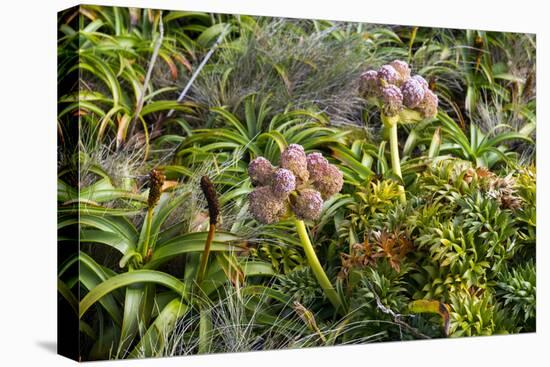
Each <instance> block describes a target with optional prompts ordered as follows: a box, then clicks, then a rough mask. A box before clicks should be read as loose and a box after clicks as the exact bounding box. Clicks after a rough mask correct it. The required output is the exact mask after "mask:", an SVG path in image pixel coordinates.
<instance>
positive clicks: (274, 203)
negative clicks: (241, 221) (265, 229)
mask: <svg viewBox="0 0 550 367" xmlns="http://www.w3.org/2000/svg"><path fill="white" fill-rule="evenodd" d="M248 201H249V203H248V210H249V212H250V214H252V216H253V217H254V219H256V220H257V221H258V222H260V223H263V224H271V223H275V222H278V221H279V220H280V219H281V216H282V215H283V214H284V212H285V202H284V201H283V200H281V199H280V198H279V197H277V196H276V195H275V194H274V193H273V192H272V191H271V188H270V187H269V186H261V187H257V188H255V189H254V191H252V192H251V193H250V194H248Z"/></svg>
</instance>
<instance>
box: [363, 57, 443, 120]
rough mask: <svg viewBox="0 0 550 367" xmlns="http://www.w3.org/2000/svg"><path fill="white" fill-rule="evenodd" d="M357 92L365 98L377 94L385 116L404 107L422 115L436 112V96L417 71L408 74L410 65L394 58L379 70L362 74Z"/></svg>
mask: <svg viewBox="0 0 550 367" xmlns="http://www.w3.org/2000/svg"><path fill="white" fill-rule="evenodd" d="M359 92H360V93H361V94H362V95H363V96H364V97H365V98H377V99H378V100H379V101H380V102H382V104H383V107H382V109H383V112H384V114H385V115H387V116H395V115H397V114H399V112H400V111H401V110H402V109H403V108H408V109H411V110H415V111H417V112H419V113H420V114H421V115H422V116H423V117H424V118H428V117H434V116H435V115H436V114H437V106H438V98H437V96H436V95H435V93H434V92H433V91H431V90H430V89H429V87H428V83H427V82H426V80H425V79H424V78H423V77H421V76H420V75H413V76H411V69H410V67H409V65H408V64H407V63H406V62H404V61H401V60H394V61H392V62H391V63H389V64H387V65H383V66H382V67H380V69H378V70H368V71H366V72H364V73H363V74H361V82H360V87H359Z"/></svg>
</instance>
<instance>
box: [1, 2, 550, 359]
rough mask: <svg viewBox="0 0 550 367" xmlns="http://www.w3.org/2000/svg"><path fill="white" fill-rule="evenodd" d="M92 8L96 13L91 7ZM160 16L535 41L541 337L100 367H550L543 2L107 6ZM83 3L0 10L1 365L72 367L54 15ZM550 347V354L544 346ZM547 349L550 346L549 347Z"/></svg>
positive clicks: (24, 4) (13, 4)
mask: <svg viewBox="0 0 550 367" xmlns="http://www.w3.org/2000/svg"><path fill="white" fill-rule="evenodd" d="M92 2H95V1H92ZM102 3H103V4H105V5H123V6H128V5H132V6H138V7H156V8H165V9H180V10H200V11H214V12H225V13H242V14H255V15H277V16H291V17H301V18H320V19H332V20H350V21H365V22H380V23H389V24H406V25H421V26H440V27H455V28H474V29H489V30H502V31H504V30H506V31H519V32H534V33H537V58H538V60H537V67H538V70H537V97H538V106H537V107H538V111H537V115H538V124H537V137H538V139H537V140H538V144H537V153H538V159H537V162H538V168H537V171H538V188H539V189H538V193H537V194H538V204H537V212H538V217H539V220H538V222H539V229H538V233H537V235H538V246H537V247H538V248H537V275H538V277H537V278H538V279H537V283H538V294H537V297H538V307H537V325H538V326H537V330H538V331H537V333H536V334H530V335H516V336H499V337H484V338H469V339H457V340H443V341H442V340H437V341H422V342H406V343H379V344H371V345H364V346H350V347H331V348H317V349H302V350H292V351H276V352H255V353H241V354H231V355H229V354H226V355H212V356H194V357H180V358H169V359H157V360H146V361H126V362H100V363H101V364H100V365H101V366H111V365H113V366H153V365H154V366H181V365H185V366H218V367H219V366H220V365H223V366H237V365H238V366H262V367H264V366H289V367H291V366H292V367H294V366H304V365H305V366H307V367H311V366H312V365H314V364H315V365H316V366H341V365H343V364H346V365H356V366H372V365H377V364H378V365H383V366H394V365H398V364H401V365H407V366H411V365H412V366H415V365H422V366H432V365H438V366H455V365H456V366H482V365H483V366H492V365H499V366H512V365H529V366H540V365H548V363H549V362H548V361H545V360H544V357H546V359H549V358H548V356H549V350H548V349H549V348H548V345H550V343H549V342H550V338H549V336H550V335H549V334H550V333H549V330H550V329H549V323H548V320H549V317H548V313H549V311H550V310H549V307H548V295H549V292H550V291H549V289H548V284H549V281H548V279H549V274H548V273H549V272H548V269H549V267H548V260H549V250H548V249H549V246H550V243H549V241H548V239H549V235H548V227H546V223H547V222H546V221H547V220H548V219H549V216H548V207H547V206H546V205H548V203H549V201H548V196H549V195H548V191H546V185H548V184H549V181H548V173H549V168H548V163H547V162H548V161H547V160H546V158H544V157H546V156H548V154H549V151H548V147H549V146H550V144H548V142H546V139H548V124H549V123H550V121H548V107H546V106H545V103H547V102H548V100H549V92H548V91H549V85H550V80H549V79H548V75H549V72H548V69H547V68H549V67H550V64H549V60H550V57H549V55H548V49H549V48H550V46H549V44H548V39H549V38H550V36H549V30H550V26H549V23H550V19H548V14H549V12H548V10H547V9H544V4H545V1H543V0H538V1H531V0H529V1H527V0H517V1H503V0H501V1H496V0H493V1H480V0H474V1H471V0H455V1H452V2H451V1H441V0H440V1H419V0H399V1H398V0H378V1H372V0H370V1H365V0H363V1H361V0H356V1H351V0H349V1H348V0H336V1H309V0H308V1H304V0H272V1H240V0H234V1H212V0H195V1H186V0H171V1H168V0H157V1H102ZM76 4H77V2H73V1H62V0H46V1H36V2H32V1H29V0H11V1H4V2H2V5H1V6H0V10H1V11H0V40H1V42H0V73H1V78H0V163H1V164H0V217H1V218H0V272H1V277H0V311H1V312H0V365H1V366H10V367H11V366H69V365H74V362H72V361H69V360H67V359H64V358H62V357H59V356H57V355H56V354H55V352H54V351H55V339H56V214H55V213H56V181H55V177H56V125H55V121H56V36H57V33H56V31H57V27H56V12H57V11H59V10H62V9H64V8H66V7H69V6H73V5H76ZM544 339H546V343H544ZM545 344H546V345H545Z"/></svg>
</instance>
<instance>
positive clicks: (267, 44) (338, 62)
mask: <svg viewBox="0 0 550 367" xmlns="http://www.w3.org/2000/svg"><path fill="white" fill-rule="evenodd" d="M209 51H213V52H212V53H211V57H210V59H209V60H207V62H206V63H205V66H204V68H202V69H199V67H200V66H199V65H200V63H201V61H202V60H203V59H204V58H205V57H206V56H207V54H208V52H209ZM58 56H59V75H58V80H59V85H60V88H61V91H62V93H64V94H60V95H59V114H58V132H59V177H58V203H59V231H60V244H59V246H65V245H66V244H67V243H72V242H74V241H75V240H77V239H79V240H80V241H81V246H80V252H79V253H78V254H76V256H74V257H72V258H69V259H67V260H66V261H65V262H64V263H62V264H60V268H59V293H60V295H61V296H62V297H63V298H64V300H65V301H66V302H68V303H69V304H70V305H71V307H72V308H73V309H74V311H75V312H76V313H77V314H78V317H79V318H80V333H81V338H82V343H81V345H80V348H81V350H80V355H81V357H82V359H83V360H94V359H104V358H130V357H143V356H168V355H182V354H194V353H210V352H231V351H245V350H261V349H272V348H294V347H306V346H320V345H335V344H352V343H364V342H370V341H388V340H410V339H418V338H432V337H445V336H450V337H458V336H472V335H491V334H497V333H517V332H533V331H535V328H536V322H535V319H536V273H535V263H536V261H535V255H536V250H535V244H536V162H535V152H536V150H535V141H534V140H535V120H536V111H535V109H536V95H535V37H534V36H533V35H524V34H512V33H497V32H482V31H465V30H449V29H434V28H417V27H401V26H380V25H372V24H359V23H357V24H356V23H341V22H328V21H310V20H290V19H273V18H264V17H251V16H232V15H218V14H205V13H196V12H183V11H170V12H168V11H164V12H160V11H157V10H142V9H133V8H130V9H128V8H108V7H99V6H81V7H77V8H74V9H72V10H69V11H67V12H65V13H62V14H61V15H60V18H59V44H58ZM394 59H401V60H406V61H407V62H409V64H410V65H411V67H412V68H413V70H414V71H415V73H418V74H421V75H423V76H424V77H425V78H426V80H428V82H429V84H430V89H432V90H433V91H434V92H435V93H436V94H437V96H438V97H439V110H438V114H437V116H436V117H435V118H433V119H428V120H424V121H421V122H418V123H416V124H405V125H403V126H402V127H400V130H399V149H400V150H401V152H402V153H401V157H400V159H401V162H400V163H401V171H402V178H401V177H399V176H398V175H396V174H395V172H394V169H392V168H391V165H390V164H389V162H390V148H389V146H388V144H387V138H386V137H387V131H386V130H387V129H386V128H385V127H384V125H383V123H382V122H381V119H380V114H379V112H378V111H377V109H376V108H374V107H373V106H371V105H369V104H368V103H367V102H366V101H365V100H364V99H363V98H361V96H360V94H359V93H358V83H359V76H360V74H361V72H363V71H364V70H366V69H368V68H375V67H379V66H380V65H382V64H384V63H387V62H390V61H392V60H394ZM197 71H198V73H197V74H196V75H195V74H194V73H195V72H197ZM195 76H196V79H194V80H193V78H194V77H195ZM189 82H192V84H191V87H190V89H189V91H188V92H187V94H186V95H185V96H184V98H183V99H182V100H181V101H178V97H179V96H180V93H181V91H182V90H183V89H184V87H185V86H186V85H187V84H188V83H189ZM77 126H78V129H77ZM75 130H78V132H79V134H76V135H75V134H74V131H75ZM293 143H295V144H300V145H302V146H303V147H304V148H305V150H306V152H308V153H310V152H321V153H323V155H324V156H325V157H326V158H327V159H328V160H329V161H330V163H332V164H335V165H337V167H338V168H339V169H340V171H342V173H343V175H344V187H343V189H342V191H341V192H340V193H339V194H337V195H335V196H333V197H331V198H330V199H329V200H327V201H326V202H325V204H324V207H323V211H322V214H321V217H320V219H319V220H317V221H307V222H306V225H307V228H308V232H309V237H310V238H311V242H312V244H313V246H314V249H315V252H316V254H317V256H318V257H319V260H320V262H321V265H322V267H323V269H324V271H325V272H326V274H327V275H328V278H329V279H330V282H331V283H332V284H333V285H334V289H335V290H336V292H337V293H338V297H339V299H341V301H342V304H343V306H342V307H340V308H338V309H337V308H335V306H334V304H333V303H331V302H330V301H329V299H327V297H326V294H325V293H324V292H323V290H322V289H321V288H320V286H319V284H318V281H317V279H316V277H315V274H314V272H313V270H312V269H311V267H310V266H309V264H308V261H307V260H306V255H305V254H304V250H303V248H302V246H301V244H300V243H301V242H300V238H299V237H298V235H297V233H296V231H295V229H294V223H293V221H292V220H290V219H289V220H282V221H280V222H278V223H274V224H269V225H263V224H261V223H258V222H257V221H256V220H254V219H253V218H252V217H251V215H250V214H249V213H248V199H247V197H248V194H249V193H250V192H251V191H252V183H251V182H250V179H249V177H248V173H247V167H248V164H249V162H250V161H251V160H253V159H254V158H256V157H259V156H263V157H266V158H267V159H269V160H271V161H272V162H277V161H278V160H279V156H280V154H281V152H282V151H283V150H284V149H285V148H286V147H287V146H288V145H289V144H293ZM152 169H156V170H158V171H159V172H163V174H164V175H165V176H166V180H161V181H160V182H158V184H159V185H161V186H162V187H160V186H159V187H156V188H155V187H154V185H153V186H151V183H150V182H149V181H151V180H150V179H148V178H149V177H150V174H149V172H150V171H151V170H152ZM205 175H206V176H208V177H210V179H211V180H212V182H213V184H214V186H215V190H216V192H217V196H218V198H217V199H218V200H219V206H220V208H219V209H220V215H219V221H218V223H217V224H216V233H215V235H214V237H213V238H212V241H210V240H207V238H208V236H209V234H208V232H209V212H208V209H207V199H206V198H205V197H204V195H203V193H202V191H201V186H200V180H201V177H203V176H205ZM403 186H404V188H405V194H406V201H404V200H400V188H401V187H403ZM154 190H157V191H158V193H159V194H160V198H159V200H158V203H157V201H156V200H153V202H152V201H151V195H153V194H151V192H154ZM150 191H151V192H150ZM161 191H162V192H161ZM153 196H154V195H153ZM154 199H158V198H154ZM209 204H210V203H209ZM210 223H212V222H211V221H210ZM210 242H211V243H210ZM206 243H208V245H209V246H210V247H209V249H210V251H211V254H210V256H209V257H207V258H206V260H207V267H206V270H205V274H204V277H202V276H199V277H198V279H199V281H197V272H199V267H200V266H199V264H200V261H201V256H202V255H203V254H204V252H205V251H204V250H205V244H206ZM77 269H78V270H77ZM418 300H427V301H428V302H426V303H425V304H426V305H430V306H429V307H427V308H425V309H423V310H422V311H421V312H417V305H419V304H421V303H418V302H417V303H414V302H415V301H418ZM431 305H435V306H434V307H435V309H434V310H431V309H430V307H431ZM446 317H449V323H448V325H445V321H444V320H445V318H446Z"/></svg>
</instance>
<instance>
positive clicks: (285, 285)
mask: <svg viewBox="0 0 550 367" xmlns="http://www.w3.org/2000/svg"><path fill="white" fill-rule="evenodd" d="M276 288H277V289H278V290H279V291H281V292H283V293H284V294H288V295H290V296H291V297H292V298H293V299H294V300H296V301H299V302H301V303H303V304H306V305H308V304H310V303H312V302H314V301H315V300H318V299H322V298H323V292H322V291H321V289H320V288H319V284H318V283H317V280H316V279H315V277H314V275H313V273H312V272H311V269H310V268H309V267H299V268H297V269H295V270H293V271H291V272H290V273H288V274H286V275H283V276H280V277H279V278H278V284H277V285H276Z"/></svg>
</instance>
